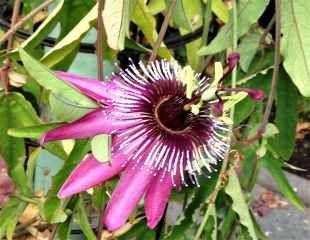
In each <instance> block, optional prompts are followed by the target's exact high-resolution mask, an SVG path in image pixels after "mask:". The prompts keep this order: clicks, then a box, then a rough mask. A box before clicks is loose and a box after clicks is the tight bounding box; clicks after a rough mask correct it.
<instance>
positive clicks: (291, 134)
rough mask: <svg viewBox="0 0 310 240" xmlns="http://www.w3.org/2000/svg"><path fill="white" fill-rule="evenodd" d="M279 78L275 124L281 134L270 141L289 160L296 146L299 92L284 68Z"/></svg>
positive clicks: (274, 148) (275, 149)
mask: <svg viewBox="0 0 310 240" xmlns="http://www.w3.org/2000/svg"><path fill="white" fill-rule="evenodd" d="M279 78H280V79H279V83H278V89H277V99H276V106H277V108H276V118H275V125H276V127H277V128H278V130H279V134H278V135H276V136H274V137H273V138H270V139H269V140H268V142H269V143H270V145H271V146H272V148H273V150H274V151H276V152H277V154H279V155H280V156H281V157H282V158H283V159H285V160H288V159H290V157H291V156H292V154H293V152H294V147H295V134H296V124H297V118H298V114H297V100H298V92H297V89H296V87H295V86H294V84H293V83H292V82H291V80H290V78H289V77H288V75H287V74H286V73H285V72H284V71H283V70H282V71H281V72H280V77H279Z"/></svg>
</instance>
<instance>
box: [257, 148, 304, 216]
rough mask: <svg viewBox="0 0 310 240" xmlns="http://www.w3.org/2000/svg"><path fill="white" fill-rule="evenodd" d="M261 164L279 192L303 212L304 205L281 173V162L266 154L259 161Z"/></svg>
mask: <svg viewBox="0 0 310 240" xmlns="http://www.w3.org/2000/svg"><path fill="white" fill-rule="evenodd" d="M261 163H262V165H263V166H264V167H265V168H266V169H267V170H268V171H269V173H270V174H271V176H272V177H273V179H274V181H275V182H276V184H277V186H278V188H279V191H280V192H281V193H282V194H283V195H284V196H285V197H286V198H287V199H288V200H290V201H291V203H292V204H293V205H294V206H295V207H297V208H299V209H301V210H303V209H304V204H303V203H302V201H301V200H300V199H299V197H298V196H297V194H296V192H295V191H294V190H293V188H292V187H291V185H290V183H289V182H288V180H287V178H286V176H285V175H284V173H283V169H282V162H281V160H279V159H276V158H275V157H274V156H273V155H272V154H271V153H270V152H267V153H266V155H265V156H264V157H263V158H262V159H261Z"/></svg>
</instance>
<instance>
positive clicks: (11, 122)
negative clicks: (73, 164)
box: [0, 93, 40, 194]
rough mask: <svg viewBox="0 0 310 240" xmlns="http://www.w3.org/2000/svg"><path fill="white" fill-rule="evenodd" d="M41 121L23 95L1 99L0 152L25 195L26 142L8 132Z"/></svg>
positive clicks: (26, 192)
mask: <svg viewBox="0 0 310 240" xmlns="http://www.w3.org/2000/svg"><path fill="white" fill-rule="evenodd" d="M39 121H40V120H39V118H38V117H37V115H36V112H35V110H34V109H33V108H32V106H31V104H30V103H29V102H27V101H26V100H25V98H24V97H23V96H22V95H21V94H19V93H11V94H10V95H8V96H2V97H1V98H0V152H1V153H2V155H3V157H4V159H5V160H6V162H7V164H8V167H9V174H10V175H11V176H12V177H13V179H14V181H15V182H16V184H17V186H18V188H19V190H20V191H21V192H22V193H24V194H28V193H29V188H28V186H27V185H26V184H25V182H27V180H26V174H25V170H24V160H25V147H24V140H23V139H16V138H13V137H11V136H9V135H8V134H7V131H8V129H9V128H15V127H24V126H29V125H32V124H36V123H38V122H39Z"/></svg>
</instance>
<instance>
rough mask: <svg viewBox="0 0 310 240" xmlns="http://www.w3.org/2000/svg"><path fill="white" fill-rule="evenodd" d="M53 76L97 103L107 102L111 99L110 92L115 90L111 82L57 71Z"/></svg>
mask: <svg viewBox="0 0 310 240" xmlns="http://www.w3.org/2000/svg"><path fill="white" fill-rule="evenodd" d="M55 74H56V76H57V77H59V78H61V79H64V80H66V81H68V82H69V83H71V84H72V85H73V86H74V87H76V88H77V89H79V90H80V91H81V92H82V93H84V94H85V95H87V96H89V97H91V98H93V99H95V100H96V101H98V102H106V101H107V100H109V99H112V96H111V90H113V89H114V88H115V84H113V81H109V82H100V81H98V80H95V79H91V78H87V77H82V76H78V75H75V74H72V73H67V72H59V71H56V72H55Z"/></svg>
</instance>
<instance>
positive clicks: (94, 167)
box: [57, 154, 126, 198]
mask: <svg viewBox="0 0 310 240" xmlns="http://www.w3.org/2000/svg"><path fill="white" fill-rule="evenodd" d="M112 158H113V160H112V164H111V165H109V164H105V163H100V162H98V161H97V160H96V159H95V158H94V156H93V155H91V154H89V155H87V157H86V158H85V159H84V160H83V161H82V162H81V163H80V164H79V165H78V166H77V167H76V168H75V169H74V170H73V172H72V173H71V174H70V176H69V178H68V179H67V180H66V182H65V183H64V185H63V186H62V187H61V189H60V190H59V192H58V194H57V195H58V197H59V198H64V197H68V196H70V195H73V194H76V193H79V192H82V191H85V190H87V189H89V188H91V187H94V186H96V185H98V184H100V183H102V182H104V181H106V180H108V179H110V178H112V177H114V176H115V175H117V174H119V173H120V172H121V171H122V169H123V162H124V161H126V156H125V155H124V154H116V155H115V156H114V155H113V156H112Z"/></svg>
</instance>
